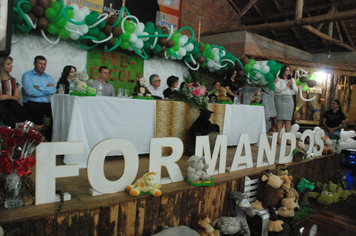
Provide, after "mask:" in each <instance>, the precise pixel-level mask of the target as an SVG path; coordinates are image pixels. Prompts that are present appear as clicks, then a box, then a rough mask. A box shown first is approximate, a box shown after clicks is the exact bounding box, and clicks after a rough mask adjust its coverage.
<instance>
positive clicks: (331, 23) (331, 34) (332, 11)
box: [328, 6, 335, 37]
mask: <svg viewBox="0 0 356 236" xmlns="http://www.w3.org/2000/svg"><path fill="white" fill-rule="evenodd" d="M334 13H335V7H334V6H332V7H331V13H330V14H334ZM333 27H334V22H332V21H331V22H329V29H328V35H329V37H333Z"/></svg>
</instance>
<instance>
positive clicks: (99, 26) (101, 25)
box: [96, 20, 106, 30]
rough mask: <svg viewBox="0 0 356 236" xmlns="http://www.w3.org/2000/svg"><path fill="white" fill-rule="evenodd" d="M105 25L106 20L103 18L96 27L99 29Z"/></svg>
mask: <svg viewBox="0 0 356 236" xmlns="http://www.w3.org/2000/svg"><path fill="white" fill-rule="evenodd" d="M105 26H106V22H105V21H104V20H103V21H102V22H100V23H99V24H98V25H97V26H96V27H98V28H99V29H100V30H101V29H104V28H105Z"/></svg>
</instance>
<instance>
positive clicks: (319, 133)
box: [313, 129, 325, 157]
mask: <svg viewBox="0 0 356 236" xmlns="http://www.w3.org/2000/svg"><path fill="white" fill-rule="evenodd" d="M324 136H325V131H324V130H323V129H318V130H317V131H316V132H315V137H314V139H315V144H316V145H319V146H320V149H319V150H318V148H317V147H316V146H315V147H314V148H313V153H314V156H315V157H317V156H321V155H322V153H323V150H324V141H323V140H322V139H321V138H322V137H324Z"/></svg>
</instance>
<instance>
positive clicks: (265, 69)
mask: <svg viewBox="0 0 356 236" xmlns="http://www.w3.org/2000/svg"><path fill="white" fill-rule="evenodd" d="M269 70H270V68H269V66H261V71H262V72H264V73H268V72H269Z"/></svg>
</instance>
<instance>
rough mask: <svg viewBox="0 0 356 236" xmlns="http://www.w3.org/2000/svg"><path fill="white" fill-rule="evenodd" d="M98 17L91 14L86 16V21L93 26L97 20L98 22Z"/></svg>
mask: <svg viewBox="0 0 356 236" xmlns="http://www.w3.org/2000/svg"><path fill="white" fill-rule="evenodd" d="M96 21H97V20H96V17H95V16H94V15H93V14H89V15H87V16H86V17H85V23H86V24H87V25H88V26H91V25H93V24H94V23H95V22H96Z"/></svg>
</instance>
